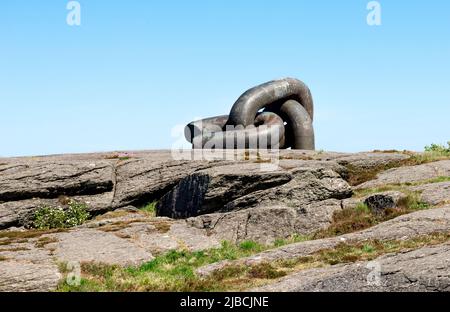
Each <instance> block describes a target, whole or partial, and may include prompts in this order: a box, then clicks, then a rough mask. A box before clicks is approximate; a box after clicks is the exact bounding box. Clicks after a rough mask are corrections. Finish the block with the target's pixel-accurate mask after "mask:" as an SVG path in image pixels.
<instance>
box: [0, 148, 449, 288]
mask: <svg viewBox="0 0 450 312" xmlns="http://www.w3.org/2000/svg"><path fill="white" fill-rule="evenodd" d="M216 152H217V151H216ZM189 153H191V154H193V155H194V154H195V156H198V155H196V154H197V153H199V151H192V152H189ZM224 154H226V155H227V158H226V159H222V158H223V156H224ZM228 156H231V158H230V157H228ZM408 157H409V156H407V155H404V154H397V153H358V154H345V153H325V152H313V151H291V150H284V151H279V152H275V151H269V152H267V153H260V152H254V153H251V154H246V153H242V154H239V152H238V151H223V152H222V154H221V152H220V151H219V152H217V153H216V154H215V155H213V157H211V158H208V161H206V160H202V159H200V158H196V160H174V159H173V158H172V156H171V153H170V152H169V151H148V152H128V153H121V154H115V153H112V154H111V153H99V154H83V155H55V156H46V157H27V158H1V159H0V229H1V231H0V291H47V290H54V289H55V287H57V285H58V283H59V282H60V279H61V277H62V275H61V273H60V266H61V265H62V266H64V264H65V263H66V262H68V263H71V262H75V263H78V264H82V263H87V262H101V263H106V264H112V265H119V266H138V265H140V264H142V263H145V262H147V261H150V260H152V259H154V257H155V256H157V255H158V254H161V253H165V252H168V251H170V250H190V251H199V250H205V249H209V248H215V247H219V246H220V245H221V242H222V241H223V240H227V241H230V242H233V243H239V242H243V241H245V240H253V241H257V242H259V243H263V244H271V243H273V242H274V241H275V240H277V239H279V238H288V237H291V236H292V235H293V234H305V235H307V234H311V233H314V232H316V231H317V230H320V229H324V228H326V227H328V226H329V225H330V224H331V222H332V221H333V215H334V214H335V213H336V212H338V211H340V210H342V209H345V208H351V207H354V206H355V205H356V204H358V203H360V202H365V203H366V204H367V205H368V206H369V207H370V208H371V209H372V210H373V212H375V213H377V212H378V211H381V210H383V209H386V208H392V206H396V205H398V203H399V202H400V201H401V200H402V199H403V198H404V196H405V195H404V194H403V193H401V192H378V193H376V194H370V195H368V196H366V197H364V198H352V197H351V196H352V193H353V190H352V187H351V186H350V185H349V184H348V183H347V181H346V179H348V178H349V175H350V174H351V173H350V171H353V172H355V168H357V170H356V172H357V171H358V170H360V171H361V170H362V171H364V170H369V171H370V170H372V171H376V172H378V170H380V168H383V167H395V166H400V165H401V164H402V163H403V162H404V161H405V160H406V159H408ZM449 171H450V161H440V162H435V163H430V164H426V165H420V166H410V167H401V168H397V169H391V170H388V171H385V172H381V173H379V174H378V176H377V177H376V179H374V180H373V181H369V182H366V183H363V184H362V185H359V186H357V187H354V188H353V189H360V188H372V187H378V186H383V185H384V184H396V183H405V185H404V187H405V188H407V189H408V190H409V191H412V192H418V195H419V196H420V198H421V200H422V201H424V202H427V203H429V204H430V205H440V206H439V207H441V208H439V209H432V210H424V211H420V212H416V213H412V214H409V215H404V216H401V217H398V218H396V219H393V220H390V221H387V222H384V223H382V224H379V225H377V226H374V227H372V228H370V229H367V230H364V231H361V232H358V233H352V234H346V235H342V236H340V237H332V238H327V239H321V240H314V241H307V242H302V243H296V244H291V245H288V246H284V247H280V248H276V249H273V250H270V251H266V252H263V253H260V254H258V255H255V256H252V257H248V258H244V259H240V260H237V261H232V262H231V263H233V264H247V265H252V264H255V263H259V262H264V261H276V260H280V259H294V258H296V257H300V256H305V255H310V254H312V253H314V252H317V251H318V250H321V249H324V248H333V247H335V246H337V245H338V244H340V243H342V242H361V241H364V240H368V239H380V240H383V239H386V240H388V239H404V238H408V237H416V236H420V235H423V234H430V233H435V232H445V233H448V232H449V231H450V207H448V206H445V203H446V202H448V201H449V200H450V196H449V195H450V194H449V192H448V191H449V189H450V188H449V182H448V181H446V179H442V180H439V181H444V182H440V183H431V182H433V181H428V180H430V179H435V178H438V177H442V176H446V177H448V176H450V174H449ZM436 181H437V180H436ZM436 181H434V182H436ZM408 184H409V185H408ZM402 187H403V186H402ZM68 199H73V200H76V201H79V202H84V203H86V204H87V207H88V209H89V210H90V212H91V214H92V216H93V219H92V220H90V221H89V222H87V223H85V224H84V225H82V226H79V227H76V228H72V229H64V230H56V231H33V230H27V229H26V228H27V227H28V226H29V225H30V224H31V221H32V217H33V214H34V211H35V210H36V209H37V208H39V207H42V206H59V205H63V202H67V200H68ZM155 200H157V201H158V205H157V214H158V216H157V217H154V216H150V215H149V214H148V213H145V212H143V211H140V210H139V209H137V208H136V207H139V206H141V205H144V204H147V203H149V202H152V201H155ZM446 246H447V245H445V244H443V245H441V246H438V247H436V248H438V249H436V250H438V251H439V252H442V254H443V255H447V252H448V251H447V249H446V248H447V247H446ZM439 248H440V249H439ZM430 250H431V249H430ZM424 254H426V256H425V258H426V259H425V258H424V259H425V260H424V261H421V260H420V259H419V258H418V257H415V256H411V257H409V258H408V257H406V256H405V257H403V255H406V254H398V255H392V257H393V258H389V257H387V256H386V257H385V258H380V259H377V260H380V261H381V262H382V263H383V265H384V264H386V268H388V269H387V270H386V271H385V272H386V274H385V275H386V276H387V277H388V278H391V277H392V279H391V280H387V282H386V283H387V284H384V285H385V286H383V287H384V288H376V289H379V290H396V289H398V290H401V289H403V288H402V287H403V286H399V287H397V288H395V287H394V286H392V285H393V284H394V282H397V281H398V279H400V277H401V276H402V275H401V274H404V275H403V276H407V277H408V278H412V280H413V281H415V280H418V281H419V282H418V283H416V284H414V283H411V285H412V286H411V287H412V288H411V289H413V290H414V289H418V290H422V289H423V288H422V287H423V283H422V281H421V278H422V277H420V276H422V275H420V276H419V277H417V276H416V275H414V274H415V273H414V272H413V270H412V269H411V270H410V269H409V268H408V267H407V263H408V262H411V264H412V268H415V269H416V270H421V269H423V271H422V272H425V273H426V274H428V272H429V274H431V275H432V276H436V278H438V280H439V281H443V279H442V278H441V277H445V276H446V275H445V274H447V273H446V272H448V270H447V267H446V266H445V265H446V264H445V263H444V264H443V263H442V262H441V260H442V258H441V257H440V255H438V254H434V253H433V251H430V252H429V249H424ZM412 255H414V254H412ZM395 257H397V258H395ZM394 258H395V259H396V261H397V262H398V266H396V264H395V261H394V260H392V261H391V260H388V259H394ZM385 259H386V260H385ZM389 261H391V262H389ZM432 261H437V263H439V265H441V264H442V265H441V266H442V268H443V269H442V270H444V271H445V274H441V275H439V274H438V273H439V270H440V269H439V267H438V266H436V267H431V263H432ZM229 263H230V262H227V261H225V262H218V263H216V264H212V265H209V266H206V267H203V268H201V269H200V270H199V271H198V272H199V274H201V275H208V274H210V273H211V272H212V271H214V270H216V269H220V268H223V267H224V266H225V265H228V264H229ZM363 265H364V263H363ZM390 268H392V270H391V269H390ZM397 269H398V271H396V270H397ZM314 270H316V271H314ZM321 270H322V269H312V270H311V271H305V272H302V273H299V275H292V276H288V277H286V280H281V281H279V283H280V284H277V283H275V284H272V285H269V286H267V287H269V288H267V290H272V289H278V288H280V287H281V288H280V289H286V290H297V289H301V290H302V289H305V290H306V289H311V290H327V289H334V288H332V287H331V286H329V285H328V284H327V283H325V284H323V285H322V286H320V285H319V284H318V283H316V281H318V280H319V279H318V277H317V276H322V277H323V278H324V281H328V280H329V281H330V283H331V281H338V282H337V283H338V285H341V286H336V287H337V288H336V289H342V290H346V288H345V287H344V285H343V283H340V282H339V278H341V277H342V276H343V277H345V278H346V279H348V280H350V281H352V279H353V278H354V279H355V285H360V284H358V283H360V281H361V283H362V279H360V277H359V275H358V276H357V274H359V273H360V271H358V270H359V269H358V266H357V265H356V264H351V265H343V266H341V265H339V266H333V267H330V268H324V269H323V270H324V271H321ZM446 270H447V271H446ZM355 272H357V273H355ZM361 272H363V271H361ZM383 272H384V271H383ZM399 272H400V273H399ZM403 272H406V273H403ZM364 273H365V271H364ZM413 273H414V274H413ZM425 273H424V274H425ZM301 274H304V275H301ZM315 274H316V275H317V276H316V277H315V276H314V275H315ZM320 274H322V275H320ZM397 274H398V275H397ZM417 274H419V273H417ZM397 277H398V279H397ZM290 278H291V279H290ZM283 283H284V284H283ZM339 283H340V284H339ZM348 284H351V283H348ZM400 284H401V283H400ZM400 284H399V285H400ZM413 284H414V285H413ZM280 285H281V286H280ZM283 285H284V286H283ZM286 285H288V286H286ZM289 285H291V286H292V285H294V286H292V287H291V286H289ZM295 285H298V287H297V286H295ZM317 285H319V286H317ZM327 285H328V286H327ZM330 285H331V284H330ZM404 285H407V284H406V283H404ZM416 286H417V288H415V287H416ZM270 287H273V288H270ZM277 287H278V288H277ZM349 287H350V286H349ZM352 287H353V286H352ZM355 287H356V286H355ZM405 287H406V286H405ZM433 287H434V286H433ZM433 287H431V288H429V289H431V290H434V289H438V290H446V288H445V287H440V288H439V287H438V288H433ZM348 289H350V290H352V289H353V288H351V287H350V288H348Z"/></svg>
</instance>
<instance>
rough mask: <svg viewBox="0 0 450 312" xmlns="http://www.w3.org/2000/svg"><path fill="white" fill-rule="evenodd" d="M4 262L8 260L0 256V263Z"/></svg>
mask: <svg viewBox="0 0 450 312" xmlns="http://www.w3.org/2000/svg"><path fill="white" fill-rule="evenodd" d="M6 260H8V258H6V257H3V256H0V261H6Z"/></svg>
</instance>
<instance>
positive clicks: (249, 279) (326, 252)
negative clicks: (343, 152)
mask: <svg viewBox="0 0 450 312" xmlns="http://www.w3.org/2000/svg"><path fill="white" fill-rule="evenodd" d="M449 239H450V233H433V234H429V235H423V236H419V237H415V238H412V239H409V240H388V241H381V240H369V241H364V242H354V243H352V242H348V243H340V244H338V245H337V246H335V247H333V248H327V249H322V250H319V251H316V252H314V253H312V254H310V255H307V256H302V257H298V258H295V259H288V260H283V259H281V260H276V261H272V262H263V263H258V264H254V265H228V266H225V267H223V268H221V269H219V270H216V271H215V272H213V273H212V274H211V275H209V276H208V277H205V278H200V277H198V276H196V274H195V273H194V272H195V268H197V267H199V266H201V265H205V264H208V263H211V262H216V261H218V260H223V259H229V260H234V259H235V258H236V257H242V256H246V255H248V252H247V251H245V250H242V249H241V248H240V246H233V245H230V244H228V243H224V244H223V245H222V247H221V248H217V249H211V250H205V251H201V252H185V251H172V252H169V253H167V254H165V255H161V256H158V257H156V258H155V259H154V260H152V261H150V262H148V263H145V264H143V265H142V266H140V267H137V268H121V267H119V266H113V265H106V264H92V263H87V264H82V266H81V269H82V280H81V284H80V285H79V286H70V285H67V283H65V282H64V281H63V282H61V283H60V286H59V288H58V290H59V291H229V290H237V291H239V290H244V289H248V288H249V287H253V286H258V285H263V284H265V283H267V282H269V281H270V280H273V279H278V278H280V277H283V276H285V275H286V274H288V273H291V272H296V271H299V270H303V269H308V268H314V267H324V266H329V265H335V264H340V263H353V262H356V261H370V260H373V259H376V258H377V257H379V256H381V255H384V254H387V253H398V252H404V251H408V250H415V249H418V248H421V247H424V246H433V245H437V244H442V243H444V242H447V241H448V240H449ZM245 246H246V247H245V248H250V247H252V248H253V247H254V245H253V244H245ZM61 271H62V272H63V270H61Z"/></svg>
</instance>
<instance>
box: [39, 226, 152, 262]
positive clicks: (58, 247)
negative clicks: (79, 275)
mask: <svg viewBox="0 0 450 312" xmlns="http://www.w3.org/2000/svg"><path fill="white" fill-rule="evenodd" d="M53 237H55V238H56V239H57V242H55V243H50V244H48V245H46V248H50V249H53V250H54V251H53V254H54V256H55V257H56V258H57V259H58V260H59V261H64V262H69V261H75V262H80V263H82V262H101V263H107V264H118V265H123V266H128V265H138V264H140V263H142V262H145V261H150V260H152V259H153V256H152V254H151V253H149V252H147V251H145V250H144V249H143V248H140V247H138V246H136V245H134V244H133V243H131V242H128V241H127V240H125V239H121V238H119V237H117V236H116V235H114V234H113V233H109V232H103V231H98V230H94V229H79V230H76V231H70V232H68V233H58V234H57V235H55V236H53Z"/></svg>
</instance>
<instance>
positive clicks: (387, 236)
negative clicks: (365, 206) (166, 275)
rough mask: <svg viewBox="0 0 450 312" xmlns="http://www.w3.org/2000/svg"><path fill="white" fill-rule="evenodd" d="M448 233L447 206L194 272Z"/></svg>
mask: <svg viewBox="0 0 450 312" xmlns="http://www.w3.org/2000/svg"><path fill="white" fill-rule="evenodd" d="M449 231H450V206H447V207H444V208H437V209H430V210H423V211H418V212H415V213H411V214H408V215H403V216H400V217H397V218H395V219H393V220H390V221H386V222H384V223H381V224H379V225H376V226H374V227H372V228H369V229H367V230H364V231H361V232H357V233H350V234H345V235H342V236H339V237H330V238H325V239H319V240H312V241H306V242H300V243H296V244H291V245H287V246H283V247H279V248H276V249H273V250H269V251H265V252H262V253H259V254H257V255H254V256H251V257H247V258H242V259H239V260H236V261H222V262H217V263H214V264H211V265H207V266H204V267H202V268H200V269H199V270H198V271H197V273H198V274H200V275H208V274H211V273H212V272H214V271H216V270H219V269H222V268H224V267H226V266H228V265H231V264H233V265H242V264H243V265H250V264H257V263H261V262H271V261H277V260H289V259H296V258H299V257H304V256H308V255H310V254H312V253H314V252H317V251H319V250H322V249H329V248H333V247H335V246H337V245H338V244H340V243H342V242H349V243H350V242H362V241H366V240H371V239H378V240H398V239H406V238H413V237H417V236H422V235H426V234H431V233H447V232H449Z"/></svg>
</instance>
